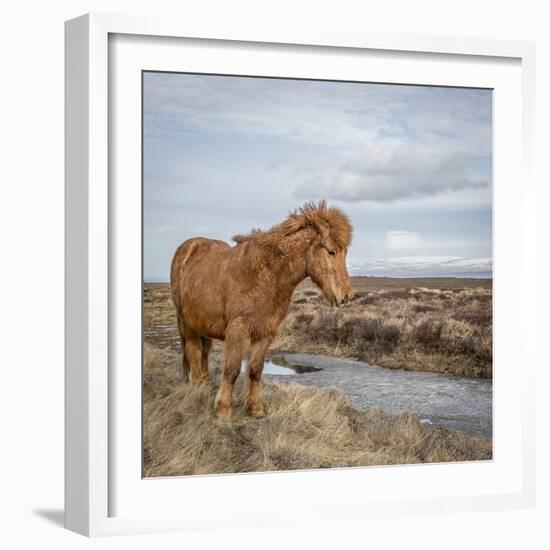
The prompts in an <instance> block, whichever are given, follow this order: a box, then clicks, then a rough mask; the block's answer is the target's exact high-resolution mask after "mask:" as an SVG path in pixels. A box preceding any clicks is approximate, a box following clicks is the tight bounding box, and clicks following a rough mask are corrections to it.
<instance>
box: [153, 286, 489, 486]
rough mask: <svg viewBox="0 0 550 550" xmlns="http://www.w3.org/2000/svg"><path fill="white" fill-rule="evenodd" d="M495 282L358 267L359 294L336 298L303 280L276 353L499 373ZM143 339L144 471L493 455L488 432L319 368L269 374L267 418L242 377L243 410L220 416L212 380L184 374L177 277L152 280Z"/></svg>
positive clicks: (216, 354) (214, 363)
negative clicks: (251, 410) (362, 391)
mask: <svg viewBox="0 0 550 550" xmlns="http://www.w3.org/2000/svg"><path fill="white" fill-rule="evenodd" d="M491 283H492V282H491V281H490V280H472V279H386V278H372V277H355V278H353V286H354V289H355V292H356V295H355V299H354V300H353V302H352V303H351V304H350V305H349V306H346V307H343V308H340V309H333V308H330V307H329V306H328V305H327V304H326V303H325V301H324V300H323V298H322V297H321V295H320V292H319V291H318V289H316V288H315V287H314V286H313V284H312V283H310V282H309V281H306V282H304V283H303V284H302V285H300V287H298V288H297V289H296V292H295V295H294V298H293V302H292V305H291V307H290V310H289V315H288V317H287V318H286V320H285V321H284V323H283V325H282V326H281V327H280V330H279V335H278V337H277V339H276V340H275V341H274V343H273V345H272V347H271V350H270V355H271V356H272V358H274V359H277V357H279V358H280V357H281V355H284V354H285V353H287V352H306V353H313V354H324V355H329V356H333V357H343V358H357V359H361V360H363V361H366V362H368V363H371V364H375V365H380V366H383V367H389V368H393V369H395V368H398V369H406V370H410V371H426V372H431V373H445V374H447V375H454V376H460V377H469V378H491V374H492V353H491V350H492V288H491V286H492V285H491ZM144 342H145V349H144V474H145V475H146V476H163V475H185V474H208V473H227V472H246V471H265V470H289V469H290V470H291V469H309V468H329V467H340V466H367V465H379V464H412V463H419V462H449V461H466V460H485V459H490V458H491V453H492V450H491V449H492V441H491V439H489V438H483V437H478V436H476V435H472V434H468V433H466V432H463V431H457V430H454V429H447V428H431V427H428V426H426V425H425V424H423V423H422V422H421V421H420V420H421V419H419V418H418V417H417V416H416V415H414V414H411V413H410V412H401V413H398V414H395V413H389V412H387V411H386V412H385V411H382V410H381V409H380V408H368V409H364V408H363V409H361V410H359V409H357V408H354V407H353V406H352V405H351V404H350V403H351V402H350V399H349V397H346V396H345V395H344V394H343V393H342V392H340V391H338V390H337V389H331V388H324V387H316V386H314V385H310V383H311V380H314V379H315V375H314V373H313V374H311V375H307V376H303V377H302V378H303V380H302V379H300V378H299V377H292V380H290V378H291V377H285V383H284V384H281V383H279V382H278V381H276V379H275V378H270V377H269V376H266V377H264V384H263V386H264V396H265V403H266V405H267V409H268V412H269V414H268V416H267V417H266V418H264V419H261V420H252V419H250V418H248V417H247V416H246V415H245V414H244V411H243V410H242V399H241V398H240V392H241V391H242V384H241V383H238V384H237V388H236V399H235V400H236V408H235V412H234V417H233V419H232V421H231V422H230V423H220V422H219V421H217V420H216V418H215V417H214V415H213V400H214V397H215V387H214V386H204V387H192V386H189V385H183V384H181V373H180V370H179V365H180V351H179V335H178V333H177V329H176V322H175V314H174V309H173V306H172V303H171V296H170V288H169V285H168V284H146V285H145V287H144ZM222 358H223V343H221V342H216V343H215V344H214V347H213V350H212V353H211V365H210V369H211V372H212V374H213V375H214V380H215V378H216V376H215V375H216V373H217V371H218V369H219V365H220V364H221V361H222ZM240 378H242V377H240ZM294 378H296V382H298V383H296V382H294ZM281 379H282V377H281ZM306 379H307V380H306ZM289 381H290V383H289ZM300 382H304V383H300ZM313 383H314V382H313ZM352 400H353V398H352ZM471 431H475V430H471Z"/></svg>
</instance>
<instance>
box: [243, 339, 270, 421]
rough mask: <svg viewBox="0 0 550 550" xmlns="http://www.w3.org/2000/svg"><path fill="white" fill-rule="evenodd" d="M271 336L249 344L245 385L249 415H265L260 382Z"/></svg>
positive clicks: (258, 416) (259, 416)
mask: <svg viewBox="0 0 550 550" xmlns="http://www.w3.org/2000/svg"><path fill="white" fill-rule="evenodd" d="M272 340H273V337H271V336H270V337H268V338H263V339H262V340H259V341H258V342H254V344H252V346H250V355H249V359H248V383H247V386H246V398H245V402H246V410H247V412H248V414H250V415H251V416H255V417H256V418H261V417H262V416H264V415H265V410H264V406H263V404H262V396H261V383H262V371H263V369H264V361H265V354H266V353H267V350H268V348H269V346H270V344H271V342H272Z"/></svg>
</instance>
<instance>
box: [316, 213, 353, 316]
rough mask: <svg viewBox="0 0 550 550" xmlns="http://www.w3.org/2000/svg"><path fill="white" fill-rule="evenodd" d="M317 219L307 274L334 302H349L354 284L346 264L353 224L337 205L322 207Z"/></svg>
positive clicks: (330, 300) (333, 303) (338, 304)
mask: <svg viewBox="0 0 550 550" xmlns="http://www.w3.org/2000/svg"><path fill="white" fill-rule="evenodd" d="M320 213H321V214H322V215H321V216H319V217H318V218H317V219H314V224H313V225H314V227H315V230H316V234H315V236H314V238H313V240H312V242H311V246H310V247H309V249H308V251H307V255H306V274H307V275H308V276H309V277H311V279H312V280H313V282H314V283H315V284H316V285H317V286H318V287H319V288H320V289H321V290H322V292H323V294H324V296H325V298H326V299H327V300H328V301H329V302H330V304H331V305H335V306H340V305H341V304H347V303H348V302H349V301H350V300H351V299H352V298H353V288H352V287H351V281H350V278H349V275H348V270H347V268H346V255H347V253H348V245H349V244H350V242H351V225H350V223H349V221H348V218H347V217H346V216H345V214H344V213H343V212H341V211H340V210H339V209H337V208H326V207H325V205H324V203H322V207H321V209H320Z"/></svg>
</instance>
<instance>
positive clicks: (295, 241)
mask: <svg viewBox="0 0 550 550" xmlns="http://www.w3.org/2000/svg"><path fill="white" fill-rule="evenodd" d="M308 247H309V243H308V242H307V240H306V239H304V238H303V236H302V237H300V236H295V237H293V238H292V237H289V238H288V240H287V242H285V243H284V244H283V246H282V247H281V252H282V254H281V256H279V258H278V259H277V260H276V261H275V262H274V263H273V264H272V265H273V272H272V278H274V279H275V281H276V288H275V291H276V293H277V295H278V296H279V297H280V298H281V299H284V298H286V299H288V300H290V298H291V296H292V293H293V292H294V289H295V288H296V287H297V286H298V285H299V284H300V283H301V282H302V281H303V280H304V279H305V278H306V276H307V275H306V253H307V250H308Z"/></svg>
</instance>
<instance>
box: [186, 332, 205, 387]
mask: <svg viewBox="0 0 550 550" xmlns="http://www.w3.org/2000/svg"><path fill="white" fill-rule="evenodd" d="M185 357H186V359H187V361H188V362H189V370H190V371H191V376H190V381H191V384H200V383H201V382H203V381H204V380H203V376H202V368H201V364H202V342H201V338H200V336H198V335H196V334H193V333H186V335H185Z"/></svg>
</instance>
